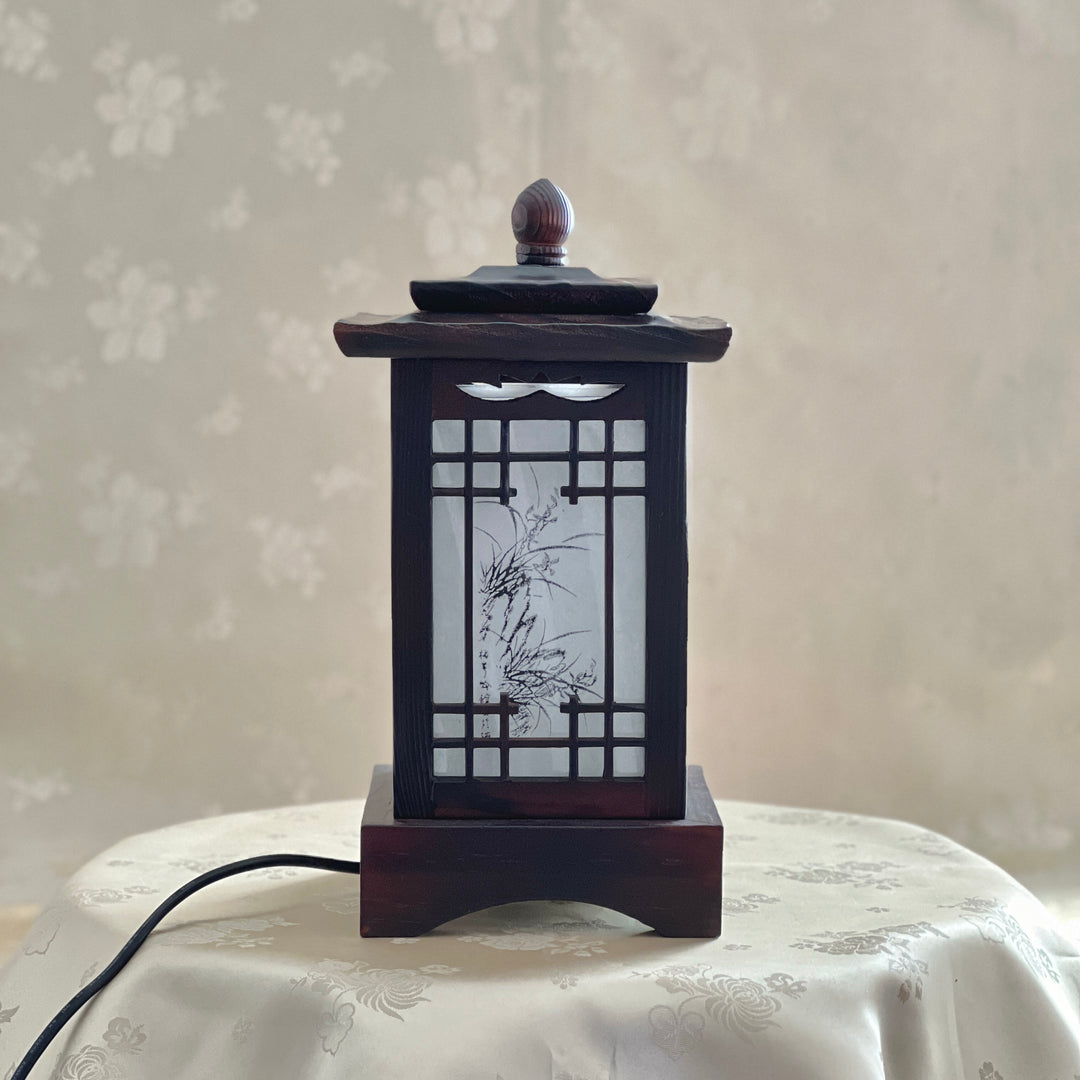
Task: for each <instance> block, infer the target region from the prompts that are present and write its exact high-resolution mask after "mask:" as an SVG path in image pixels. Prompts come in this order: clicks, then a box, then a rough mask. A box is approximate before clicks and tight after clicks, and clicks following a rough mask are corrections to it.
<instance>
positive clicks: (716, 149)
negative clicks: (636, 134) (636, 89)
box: [671, 62, 761, 161]
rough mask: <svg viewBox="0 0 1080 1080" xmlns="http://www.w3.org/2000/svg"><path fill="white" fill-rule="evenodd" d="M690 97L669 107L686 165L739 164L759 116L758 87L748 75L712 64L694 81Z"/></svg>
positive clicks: (676, 101) (717, 63)
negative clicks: (716, 161) (682, 136)
mask: <svg viewBox="0 0 1080 1080" xmlns="http://www.w3.org/2000/svg"><path fill="white" fill-rule="evenodd" d="M695 81H696V86H695V87H694V90H693V92H692V93H690V94H689V95H687V96H685V97H679V98H676V99H675V100H674V101H673V102H672V103H671V114H672V116H673V117H674V118H675V123H676V124H678V125H679V127H681V128H683V129H685V131H686V143H685V152H686V156H687V158H688V159H689V160H690V161H710V160H713V159H716V158H722V159H727V160H729V161H742V160H743V159H744V158H745V157H746V156H747V154H748V153H749V152H750V143H751V139H752V136H753V133H754V129H755V128H756V127H757V125H758V123H759V122H760V116H761V87H760V86H759V85H758V83H757V81H756V80H755V79H754V78H752V77H751V76H750V75H749V74H748V73H746V72H742V71H736V70H734V69H733V68H730V67H727V66H726V65H725V64H722V63H719V62H712V63H709V64H707V65H706V66H705V68H704V70H703V71H702V72H701V73H700V75H698V76H697V77H696V80H695Z"/></svg>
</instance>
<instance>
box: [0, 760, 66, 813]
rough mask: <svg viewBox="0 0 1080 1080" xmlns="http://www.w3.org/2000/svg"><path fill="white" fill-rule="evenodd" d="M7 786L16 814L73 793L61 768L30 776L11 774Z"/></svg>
mask: <svg viewBox="0 0 1080 1080" xmlns="http://www.w3.org/2000/svg"><path fill="white" fill-rule="evenodd" d="M7 786H8V788H9V789H10V791H11V809H12V810H13V811H14V812H15V813H16V814H21V813H23V811H25V810H28V809H29V808H30V807H31V806H37V805H40V804H42V803H48V802H52V800H53V799H59V798H62V797H63V796H64V795H70V794H71V785H70V784H69V783H68V781H67V777H65V776H64V773H63V771H62V770H60V769H56V770H55V771H53V772H50V773H37V774H36V775H29V776H28V775H23V776H9V777H8V778H7Z"/></svg>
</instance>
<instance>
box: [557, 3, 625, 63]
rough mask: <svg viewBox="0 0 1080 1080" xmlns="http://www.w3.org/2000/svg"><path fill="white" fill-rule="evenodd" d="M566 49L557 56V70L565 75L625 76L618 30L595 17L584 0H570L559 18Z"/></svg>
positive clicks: (593, 11) (594, 13)
mask: <svg viewBox="0 0 1080 1080" xmlns="http://www.w3.org/2000/svg"><path fill="white" fill-rule="evenodd" d="M559 25H560V26H561V27H562V28H563V31H564V33H565V34H566V45H565V47H564V48H562V49H560V50H559V51H558V52H557V53H556V54H555V66H556V67H558V68H562V69H563V70H564V71H585V72H588V74H590V75H593V76H600V75H608V76H613V75H614V76H617V75H622V74H625V72H626V65H625V63H624V60H623V43H622V41H621V40H620V38H619V36H618V34H617V33H616V27H615V26H613V25H611V24H610V23H604V22H602V21H601V20H600V19H599V18H597V16H596V8H595V7H593V8H592V9H591V10H590V6H589V5H588V4H586V3H584V0H570V3H568V4H567V5H566V9H565V10H564V11H563V13H562V15H560V16H559Z"/></svg>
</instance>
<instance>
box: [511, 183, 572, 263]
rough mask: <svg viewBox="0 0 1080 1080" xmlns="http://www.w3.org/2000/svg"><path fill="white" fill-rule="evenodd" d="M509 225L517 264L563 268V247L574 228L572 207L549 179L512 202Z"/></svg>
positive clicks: (529, 187)
mask: <svg viewBox="0 0 1080 1080" xmlns="http://www.w3.org/2000/svg"><path fill="white" fill-rule="evenodd" d="M510 224H511V225H512V226H513V227H514V236H515V237H516V239H517V242H518V245H517V261H518V263H519V264H520V265H525V264H528V265H532V266H565V265H566V248H565V247H563V244H564V243H565V241H566V238H567V237H568V236H569V235H570V233H571V231H572V230H573V228H574V208H573V207H572V206H571V205H570V200H569V199H568V198H567V197H566V194H565V193H564V192H563V190H562V189H561V188H558V187H556V186H555V185H554V184H553V183H552V182H551V181H550V180H546V179H545V180H537V181H535V182H534V183H532V184H530V185H529V186H528V187H527V188H526V189H525V190H524V191H523V192H522V193H521V194H520V195H519V196H518V197H517V201H516V202H515V203H514V209H513V211H512V212H511V214H510Z"/></svg>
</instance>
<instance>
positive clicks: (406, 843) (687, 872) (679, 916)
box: [360, 765, 724, 937]
mask: <svg viewBox="0 0 1080 1080" xmlns="http://www.w3.org/2000/svg"><path fill="white" fill-rule="evenodd" d="M392 788H393V782H392V774H391V771H390V767H389V766H388V765H379V766H376V768H375V773H374V776H373V777H372V782H371V791H370V793H369V795H368V801H367V805H366V807H365V809H364V820H363V825H362V828H361V845H360V846H361V856H360V864H361V865H360V933H361V934H362V935H363V936H364V937H418V936H419V935H421V934H425V933H427V932H428V931H430V930H433V929H435V927H437V926H441V925H442V924H443V923H445V922H449V921H450V920H451V919H457V918H460V917H461V916H463V915H468V914H471V913H472V912H475V911H481V910H483V909H484V908H490V907H494V906H496V905H500V904H509V903H514V902H518V901H526V900H574V901H579V902H582V903H587V904H598V905H600V906H601V907H606V908H611V909H613V910H614V911H618V912H621V913H622V914H624V915H629V916H630V917H631V918H634V919H637V920H638V921H639V922H642V923H644V924H645V925H646V926H651V927H652V928H653V929H654V930H655V931H656V932H657V933H658V934H660V935H662V936H664V937H717V936H718V935H719V934H720V909H721V900H722V893H721V873H722V863H723V846H724V827H723V825H722V824H721V822H720V817H719V815H718V814H717V812H716V806H715V804H714V803H713V801H712V797H711V795H710V794H709V789H708V787H707V786H706V785H705V779H704V777H703V776H702V773H701V769H700V768H699V767H697V766H693V765H692V766H689V767H688V769H687V802H686V806H687V810H686V817H684V818H680V819H679V820H677V821H657V820H645V819H641V820H639V819H634V820H611V819H606V820H603V821H591V820H584V819H544V820H540V819H526V818H521V819H514V820H490V819H484V820H472V819H461V820H454V819H448V818H439V819H432V820H427V819H409V820H400V819H396V818H394V816H393V792H392Z"/></svg>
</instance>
